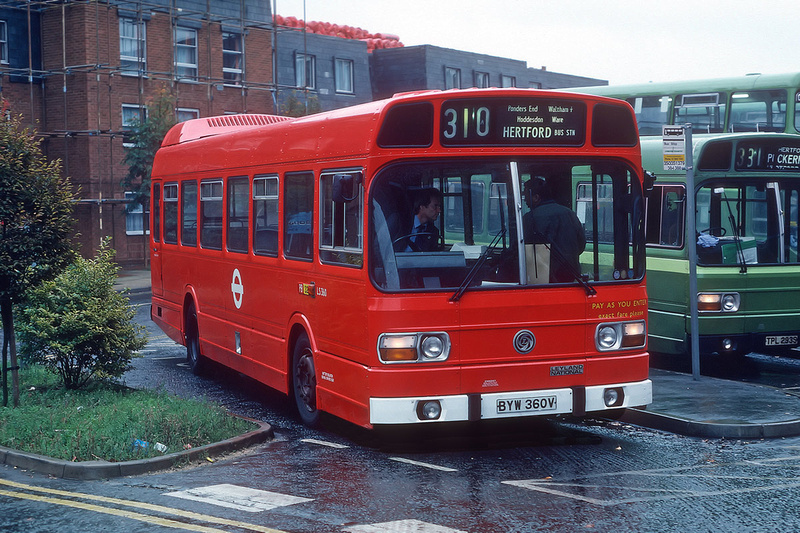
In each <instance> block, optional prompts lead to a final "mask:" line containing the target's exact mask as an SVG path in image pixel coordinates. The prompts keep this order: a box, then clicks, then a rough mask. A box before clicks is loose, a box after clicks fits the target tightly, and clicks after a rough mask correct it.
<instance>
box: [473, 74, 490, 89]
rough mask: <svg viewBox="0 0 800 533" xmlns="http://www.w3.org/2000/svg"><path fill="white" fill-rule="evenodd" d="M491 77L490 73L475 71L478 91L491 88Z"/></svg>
mask: <svg viewBox="0 0 800 533" xmlns="http://www.w3.org/2000/svg"><path fill="white" fill-rule="evenodd" d="M490 80H491V77H490V76H489V73H488V72H481V71H478V70H476V71H475V87H477V88H478V89H487V88H489V87H491V85H490V84H491V81H490Z"/></svg>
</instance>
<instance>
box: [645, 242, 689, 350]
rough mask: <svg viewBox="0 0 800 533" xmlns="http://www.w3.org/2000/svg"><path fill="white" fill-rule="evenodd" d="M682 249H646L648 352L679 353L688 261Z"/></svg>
mask: <svg viewBox="0 0 800 533" xmlns="http://www.w3.org/2000/svg"><path fill="white" fill-rule="evenodd" d="M682 252H684V251H682V250H662V249H657V248H648V250H647V254H648V256H647V298H648V304H649V310H648V323H647V330H648V331H647V333H648V344H649V347H650V351H651V352H658V353H682V352H683V351H684V349H685V346H684V341H685V339H686V334H687V331H688V329H687V324H688V321H687V316H688V312H689V296H688V284H687V282H686V279H687V278H688V275H689V262H688V261H687V260H686V258H684V257H682V256H681V254H682Z"/></svg>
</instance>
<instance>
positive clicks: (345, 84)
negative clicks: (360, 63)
mask: <svg viewBox="0 0 800 533" xmlns="http://www.w3.org/2000/svg"><path fill="white" fill-rule="evenodd" d="M335 75H336V92H337V93H347V94H353V93H354V92H355V91H354V90H353V62H352V61H351V60H350V59H336V74H335Z"/></svg>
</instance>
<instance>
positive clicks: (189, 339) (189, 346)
mask: <svg viewBox="0 0 800 533" xmlns="http://www.w3.org/2000/svg"><path fill="white" fill-rule="evenodd" d="M184 339H185V341H186V362H187V363H188V364H189V368H190V369H191V371H192V373H193V374H194V375H195V376H199V375H201V374H202V373H203V370H204V369H205V366H206V365H205V357H203V354H202V353H200V329H199V328H198V327H197V310H196V309H195V308H194V304H192V305H190V306H189V308H188V309H187V310H186V330H185V332H184Z"/></svg>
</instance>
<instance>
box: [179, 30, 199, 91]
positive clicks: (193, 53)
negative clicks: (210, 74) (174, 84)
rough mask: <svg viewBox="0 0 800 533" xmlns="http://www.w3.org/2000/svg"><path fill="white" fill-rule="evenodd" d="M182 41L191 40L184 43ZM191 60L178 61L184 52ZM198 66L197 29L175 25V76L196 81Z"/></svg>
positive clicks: (181, 79) (183, 79) (180, 79)
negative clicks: (189, 42) (188, 42)
mask: <svg viewBox="0 0 800 533" xmlns="http://www.w3.org/2000/svg"><path fill="white" fill-rule="evenodd" d="M184 41H193V43H192V44H185V43H184ZM179 52H184V53H185V54H186V55H187V56H188V59H190V60H191V61H179V60H178V59H179V57H181V56H182V55H184V54H181V53H179ZM198 72H199V67H198V64H197V30H196V29H194V28H186V27H184V26H175V77H176V78H177V79H178V80H179V81H197V76H198Z"/></svg>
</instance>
